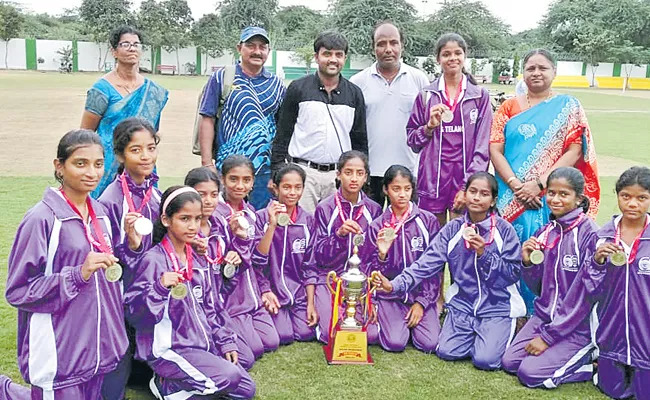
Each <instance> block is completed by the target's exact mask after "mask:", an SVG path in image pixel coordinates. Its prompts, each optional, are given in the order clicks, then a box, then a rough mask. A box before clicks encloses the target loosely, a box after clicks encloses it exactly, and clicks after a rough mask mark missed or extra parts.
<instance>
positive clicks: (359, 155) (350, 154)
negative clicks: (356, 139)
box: [336, 150, 370, 176]
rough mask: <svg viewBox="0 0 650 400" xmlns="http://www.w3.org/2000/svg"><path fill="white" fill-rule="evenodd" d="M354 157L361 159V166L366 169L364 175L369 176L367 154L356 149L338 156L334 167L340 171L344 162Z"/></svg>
mask: <svg viewBox="0 0 650 400" xmlns="http://www.w3.org/2000/svg"><path fill="white" fill-rule="evenodd" d="M354 158H359V159H361V161H363V166H364V168H365V170H366V175H367V176H370V165H369V164H368V155H367V154H366V153H362V152H360V151H358V150H350V151H346V152H345V153H343V154H341V157H339V162H338V163H337V164H336V169H337V170H338V171H341V170H342V169H343V168H345V164H347V162H348V161H350V160H352V159H354Z"/></svg>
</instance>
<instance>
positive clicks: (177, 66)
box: [176, 47, 181, 75]
mask: <svg viewBox="0 0 650 400" xmlns="http://www.w3.org/2000/svg"><path fill="white" fill-rule="evenodd" d="M176 68H178V75H180V74H181V59H180V57H178V47H177V48H176Z"/></svg>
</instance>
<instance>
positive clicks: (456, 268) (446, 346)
mask: <svg viewBox="0 0 650 400" xmlns="http://www.w3.org/2000/svg"><path fill="white" fill-rule="evenodd" d="M465 191H466V199H465V200H466V202H467V210H468V212H467V214H465V216H464V217H462V218H456V219H454V220H452V221H451V222H449V223H447V225H445V226H444V227H443V228H442V229H441V230H440V233H439V234H438V235H437V236H436V237H435V238H434V239H433V241H432V242H431V244H430V245H429V247H427V249H426V250H425V252H424V254H422V256H421V257H420V258H419V259H418V260H417V261H415V262H414V263H413V264H411V266H409V267H408V268H406V269H405V270H404V271H402V272H401V273H400V274H399V275H398V276H397V277H395V278H394V279H393V280H392V281H389V280H388V279H387V278H386V277H384V276H383V275H380V276H379V277H378V278H377V279H375V281H374V283H375V284H376V285H379V286H381V289H383V290H384V291H386V292H388V293H393V294H394V295H396V296H400V295H405V294H406V293H408V292H409V291H411V290H413V289H414V288H415V287H417V285H419V284H420V283H421V282H422V281H423V280H425V279H429V278H431V277H433V276H435V275H437V274H439V273H441V271H442V270H443V269H444V266H445V263H448V264H449V270H450V273H451V276H452V277H453V281H454V283H453V284H452V285H451V286H450V287H449V289H448V290H447V293H446V296H445V297H446V299H447V308H448V309H449V314H448V315H447V318H446V319H445V322H444V325H443V327H442V331H441V333H440V338H439V343H438V347H437V349H436V353H437V355H438V357H440V358H442V359H443V360H459V359H464V358H471V359H472V362H473V363H474V366H476V367H477V368H479V369H485V370H493V369H498V368H500V367H501V357H502V356H503V353H504V352H505V351H506V348H507V347H508V346H509V345H510V342H511V341H512V338H513V337H514V333H515V325H516V318H517V317H521V316H523V315H525V313H526V309H525V307H524V302H523V300H522V298H521V296H520V294H519V291H518V290H517V286H516V283H517V281H518V280H519V275H520V269H521V248H520V245H519V239H518V238H517V233H516V232H515V230H514V228H513V227H512V225H510V224H509V223H508V222H507V221H505V220H504V219H502V218H501V217H499V216H498V215H497V213H496V211H495V210H494V206H495V201H496V197H497V185H496V180H495V179H494V176H492V175H491V174H489V173H487V172H477V173H474V174H473V175H472V176H470V177H469V179H468V180H467V185H466V187H465Z"/></svg>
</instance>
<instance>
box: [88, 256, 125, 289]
mask: <svg viewBox="0 0 650 400" xmlns="http://www.w3.org/2000/svg"><path fill="white" fill-rule="evenodd" d="M117 261H118V260H117V258H115V257H114V256H113V255H112V254H105V253H96V252H94V251H91V252H90V253H88V255H87V256H86V259H85V260H84V263H83V265H82V266H81V276H82V278H83V280H84V281H88V280H89V279H90V277H91V276H92V275H93V274H94V273H95V272H96V271H97V270H99V269H103V270H105V274H107V280H108V271H109V270H110V269H111V268H112V267H113V266H114V265H117V266H119V264H117ZM111 271H113V274H114V273H115V271H114V269H113V270H111ZM119 272H120V276H118V277H117V279H115V281H117V280H119V279H120V277H121V276H122V267H120V270H119ZM115 281H110V280H109V282H115Z"/></svg>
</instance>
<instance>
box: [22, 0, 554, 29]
mask: <svg viewBox="0 0 650 400" xmlns="http://www.w3.org/2000/svg"><path fill="white" fill-rule="evenodd" d="M14 1H16V2H17V3H20V4H21V5H22V6H23V7H24V8H25V9H27V10H30V11H33V12H36V13H43V12H45V13H49V14H59V13H61V12H62V11H63V10H64V9H66V8H73V7H78V6H79V5H80V4H81V0H14ZM409 1H410V2H411V3H412V4H413V5H414V6H415V7H416V8H417V10H418V12H419V13H420V14H421V15H427V14H431V13H432V12H434V11H435V10H436V9H437V8H439V7H440V4H441V3H442V2H443V0H409ZM133 2H134V3H135V5H136V7H137V6H138V5H139V4H140V0H134V1H133ZM187 2H188V4H189V5H190V8H191V9H192V15H193V16H194V18H195V19H198V18H200V17H201V16H202V15H203V14H207V13H210V12H213V11H214V9H215V4H216V3H217V2H216V1H214V0H188V1H187ZM279 3H280V6H291V5H299V4H309V6H310V7H311V8H314V9H318V10H324V9H326V8H327V4H328V1H327V0H279ZM483 3H484V4H486V5H487V7H488V8H489V9H490V10H491V11H492V12H493V13H494V14H495V15H496V16H498V17H499V18H501V19H502V20H503V21H505V23H507V24H508V25H510V26H511V27H512V32H514V33H516V32H521V31H523V30H526V29H530V28H534V27H535V26H536V25H537V23H538V22H539V20H540V19H541V18H542V16H543V15H544V13H545V12H546V9H547V8H548V5H549V4H550V3H551V0H519V1H517V2H515V1H513V0H483ZM513 4H517V5H516V6H513Z"/></svg>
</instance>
